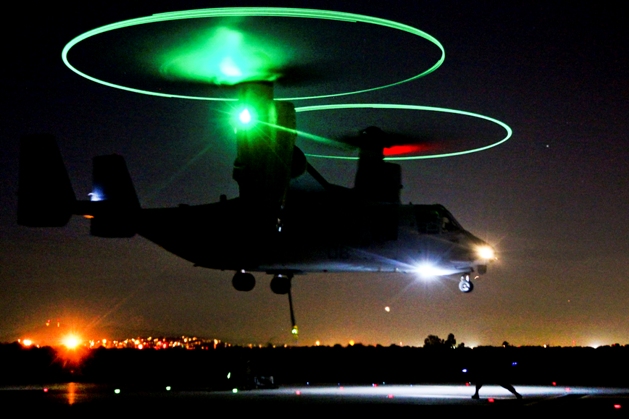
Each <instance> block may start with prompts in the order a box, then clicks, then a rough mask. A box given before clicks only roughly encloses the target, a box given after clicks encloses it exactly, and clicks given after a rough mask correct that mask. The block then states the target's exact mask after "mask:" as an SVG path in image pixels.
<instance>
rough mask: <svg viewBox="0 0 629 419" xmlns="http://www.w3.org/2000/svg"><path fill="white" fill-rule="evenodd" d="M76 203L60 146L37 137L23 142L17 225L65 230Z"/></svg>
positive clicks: (52, 139)
mask: <svg viewBox="0 0 629 419" xmlns="http://www.w3.org/2000/svg"><path fill="white" fill-rule="evenodd" d="M75 203H76V197H75V195H74V191H73V189H72V184H71V183H70V178H69V177H68V172H67V171H66V168H65V165H64V164H63V159H62V158H61V153H60V152H59V148H58V147H57V142H56V141H55V138H54V137H53V136H52V135H49V134H37V135H29V136H25V137H22V139H21V140H20V169H19V179H18V202H17V222H18V224H20V225H23V226H28V227H63V226H65V225H66V224H67V223H68V221H69V220H70V217H71V216H72V213H73V211H74V206H75Z"/></svg>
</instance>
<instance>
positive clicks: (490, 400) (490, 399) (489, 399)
mask: <svg viewBox="0 0 629 419" xmlns="http://www.w3.org/2000/svg"><path fill="white" fill-rule="evenodd" d="M487 401H488V402H489V403H493V402H494V401H495V400H494V399H493V398H491V397H490V398H488V399H487Z"/></svg>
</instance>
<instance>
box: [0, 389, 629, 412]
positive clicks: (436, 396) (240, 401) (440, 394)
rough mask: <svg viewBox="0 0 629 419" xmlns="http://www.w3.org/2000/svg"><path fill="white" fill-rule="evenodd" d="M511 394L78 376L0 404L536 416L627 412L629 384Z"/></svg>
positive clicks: (3, 397) (3, 396) (2, 392)
mask: <svg viewBox="0 0 629 419" xmlns="http://www.w3.org/2000/svg"><path fill="white" fill-rule="evenodd" d="M516 389H517V391H518V392H519V393H520V394H522V396H523V399H522V400H517V399H516V398H515V397H514V396H513V395H512V394H511V393H509V392H508V391H507V390H505V389H503V388H501V387H499V386H493V385H488V386H483V388H482V389H481V391H480V395H481V398H480V400H473V399H472V398H471V395H472V394H473V393H474V387H473V386H467V385H383V384H379V385H376V384H374V385H372V386H342V385H334V386H283V387H281V388H277V389H264V390H239V391H208V390H203V389H197V390H179V389H177V388H176V387H171V388H169V389H167V388H166V387H163V388H151V389H147V388H132V387H116V386H109V385H94V384H81V383H66V384H56V385H51V386H45V385H37V386H33V385H31V386H13V387H2V388H0V403H2V406H4V407H5V410H6V409H7V408H9V407H15V408H17V409H18V410H17V411H21V412H30V413H37V412H40V413H47V414H49V413H50V412H55V411H57V412H60V413H65V414H69V415H70V416H74V415H75V414H76V415H77V416H78V415H84V414H89V413H93V412H99V413H102V414H106V413H111V414H114V413H116V412H120V409H125V411H126V412H131V411H134V412H143V413H146V414H148V413H156V414H157V413H161V414H164V413H177V412H182V411H190V410H191V409H194V410H197V409H201V410H202V411H204V412H216V411H218V410H221V411H227V412H230V413H233V414H241V413H260V412H268V413H273V414H274V415H276V416H288V415H292V416H294V415H295V414H300V413H303V412H306V411H307V412H310V413H319V414H332V413H333V414H335V415H336V414H345V413H353V414H356V413H365V414H367V413H369V414H373V413H382V414H391V413H404V414H406V413H409V414H414V413H421V412H424V411H440V412H442V413H448V414H449V413H452V414H455V413H478V414H483V415H485V416H494V415H496V416H498V415H504V414H512V413H513V414H515V413H530V414H536V415H541V416H546V415H548V416H551V415H557V414H559V415H562V416H565V415H566V414H573V413H574V414H576V413H579V415H580V416H581V415H583V414H585V413H593V414H597V415H599V416H603V417H608V416H625V417H626V416H627V415H628V414H629V389H618V388H600V387H574V388H568V387H562V386H516Z"/></svg>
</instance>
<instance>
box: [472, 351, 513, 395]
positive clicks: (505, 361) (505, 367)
mask: <svg viewBox="0 0 629 419" xmlns="http://www.w3.org/2000/svg"><path fill="white" fill-rule="evenodd" d="M503 351H504V350H503V349H501V350H500V353H493V351H492V353H479V354H478V356H477V357H476V365H475V366H474V368H473V369H472V374H473V380H472V381H473V382H474V384H475V385H476V391H475V392H474V395H472V399H479V398H480V395H479V393H478V391H479V390H480V389H481V387H483V385H484V384H497V385H499V386H500V387H502V388H504V389H506V390H508V391H509V392H511V394H513V395H514V396H515V397H516V398H517V399H518V400H521V399H522V395H521V394H520V393H518V392H517V391H516V389H515V387H513V385H511V384H509V383H510V382H511V380H510V376H511V375H512V373H513V369H514V368H515V367H516V366H517V365H518V363H517V362H514V361H512V360H511V357H510V356H509V355H510V353H509V352H510V351H504V352H503Z"/></svg>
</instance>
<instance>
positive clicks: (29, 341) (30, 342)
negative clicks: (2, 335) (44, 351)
mask: <svg viewBox="0 0 629 419" xmlns="http://www.w3.org/2000/svg"><path fill="white" fill-rule="evenodd" d="M32 344H33V341H32V340H30V339H24V340H22V345H24V346H31V345H32Z"/></svg>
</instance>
